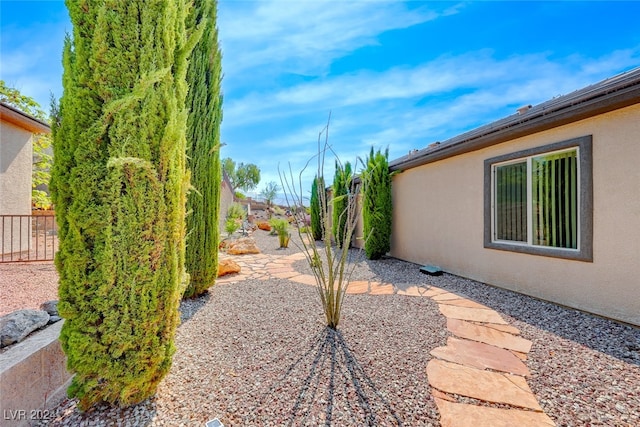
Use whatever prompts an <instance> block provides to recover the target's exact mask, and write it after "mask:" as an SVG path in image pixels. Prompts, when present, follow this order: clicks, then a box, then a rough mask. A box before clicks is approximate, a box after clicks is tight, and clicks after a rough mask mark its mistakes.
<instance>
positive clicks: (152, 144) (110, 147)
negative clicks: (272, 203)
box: [51, 0, 201, 409]
mask: <svg viewBox="0 0 640 427" xmlns="http://www.w3.org/2000/svg"><path fill="white" fill-rule="evenodd" d="M66 4H67V8H68V9H69V15H70V18H71V22H72V24H73V39H71V38H69V37H68V38H67V39H66V40H65V45H64V51H63V66H64V74H63V87H64V92H63V96H62V98H61V100H60V110H59V113H58V117H57V120H56V122H55V124H54V126H53V132H54V167H53V171H52V183H51V187H52V195H53V198H54V202H55V205H56V215H57V222H58V226H59V237H60V249H59V251H58V253H57V255H56V267H57V269H58V273H59V300H60V302H59V305H58V309H59V311H60V314H61V315H62V317H64V318H65V319H66V321H65V324H64V326H63V328H62V331H61V334H60V341H61V344H62V348H63V350H64V352H65V353H66V355H67V367H68V369H69V370H70V371H71V372H73V373H74V374H75V375H74V377H73V382H72V384H71V386H70V387H69V390H68V393H69V395H70V396H72V397H77V398H78V399H79V405H80V408H82V409H87V408H89V407H90V406H91V405H93V404H96V403H98V402H108V403H115V404H119V405H122V406H126V405H130V404H134V403H136V402H140V401H142V400H143V399H145V398H147V397H149V396H151V395H152V394H154V393H155V390H156V388H157V386H158V384H159V382H160V381H161V380H162V378H163V377H164V376H165V375H166V374H167V372H168V371H169V368H170V366H171V360H172V356H173V353H174V351H175V348H174V342H173V337H174V335H175V330H176V327H177V325H178V323H179V320H180V317H179V312H178V307H179V302H180V299H181V296H182V294H183V291H184V286H185V281H184V276H185V274H184V257H185V255H184V253H185V249H184V241H185V239H184V232H185V203H186V190H187V188H188V186H189V178H188V174H187V172H186V166H185V164H186V155H185V153H186V137H185V132H186V121H187V110H186V108H185V97H186V93H187V84H186V78H185V76H186V71H187V58H188V57H189V55H190V51H191V47H192V46H193V45H194V44H195V43H196V42H197V41H198V37H199V35H200V33H201V32H200V33H198V32H194V34H193V35H192V36H191V37H190V38H189V39H187V33H186V27H185V26H186V19H185V18H186V11H187V7H186V4H185V2H184V1H178V0H174V1H168V0H166V1H159V0H158V1H156V0H153V1H150V0H149V1H145V0H130V1H127V2H124V1H118V0H102V1H100V0H95V1H91V2H87V1H73V0H67V2H66Z"/></svg>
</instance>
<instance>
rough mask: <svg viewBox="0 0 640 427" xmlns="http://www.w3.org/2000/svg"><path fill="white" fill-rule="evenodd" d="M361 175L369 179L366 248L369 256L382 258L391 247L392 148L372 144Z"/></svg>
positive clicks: (365, 196)
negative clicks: (390, 164) (390, 165)
mask: <svg viewBox="0 0 640 427" xmlns="http://www.w3.org/2000/svg"><path fill="white" fill-rule="evenodd" d="M361 177H362V178H363V181H364V182H366V186H365V187H364V189H363V191H362V193H363V197H362V200H363V203H362V204H363V206H362V219H363V232H364V235H365V236H367V237H368V238H367V239H366V243H365V245H364V252H365V254H366V256H367V258H369V259H380V257H382V256H383V255H384V254H386V253H387V252H389V250H390V249H391V217H392V214H393V204H392V201H391V174H390V173H389V149H387V150H386V151H385V152H384V154H382V153H381V152H380V150H378V151H377V152H375V153H374V151H373V147H371V152H370V153H369V157H367V160H366V165H365V169H364V170H363V171H362V174H361Z"/></svg>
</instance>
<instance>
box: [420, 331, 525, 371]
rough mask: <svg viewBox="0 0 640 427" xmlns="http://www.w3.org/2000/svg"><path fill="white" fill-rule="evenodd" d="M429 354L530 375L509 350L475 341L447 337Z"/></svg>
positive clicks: (461, 362)
mask: <svg viewBox="0 0 640 427" xmlns="http://www.w3.org/2000/svg"><path fill="white" fill-rule="evenodd" d="M431 355H433V356H435V357H437V358H439V359H443V360H446V361H448V362H453V363H458V364H460V365H465V366H470V367H472V368H478V369H492V370H494V371H502V372H507V373H510V374H515V375H522V376H528V375H531V373H530V372H529V369H528V368H527V367H526V365H525V364H524V363H522V361H520V359H518V358H517V357H516V356H515V355H514V354H513V353H511V352H510V351H509V350H505V349H503V348H499V347H495V346H492V345H489V344H484V343H480V342H476V341H468V340H461V339H458V338H454V337H449V338H448V339H447V345H446V346H444V347H437V348H434V349H433V350H431Z"/></svg>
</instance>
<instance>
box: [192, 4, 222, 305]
mask: <svg viewBox="0 0 640 427" xmlns="http://www.w3.org/2000/svg"><path fill="white" fill-rule="evenodd" d="M216 15H217V2H216V1H215V0H214V1H207V0H195V1H194V7H193V9H192V12H191V14H190V15H189V22H188V27H189V28H196V27H197V26H198V25H204V33H203V35H202V38H201V39H200V42H199V43H198V44H197V45H196V46H195V48H194V49H193V52H192V53H191V58H190V59H189V68H188V71H187V81H188V82H189V93H188V95H187V107H188V108H189V110H190V112H189V118H188V119H187V168H188V169H189V170H190V171H191V185H192V191H191V192H189V195H188V197H187V212H189V213H188V215H187V236H188V237H187V249H186V269H187V272H188V273H189V275H190V281H189V285H188V286H187V289H186V290H185V294H184V297H185V298H190V297H195V296H198V295H200V294H202V293H204V292H205V291H206V290H207V289H208V288H209V287H211V286H212V285H213V284H214V283H215V280H216V277H217V275H218V242H219V240H220V227H219V226H218V221H219V218H220V213H219V211H220V181H221V179H222V171H221V166H220V150H219V148H220V123H221V121H222V96H221V92H220V82H221V79H222V73H221V62H222V55H221V53H220V47H219V45H218V30H217V28H216Z"/></svg>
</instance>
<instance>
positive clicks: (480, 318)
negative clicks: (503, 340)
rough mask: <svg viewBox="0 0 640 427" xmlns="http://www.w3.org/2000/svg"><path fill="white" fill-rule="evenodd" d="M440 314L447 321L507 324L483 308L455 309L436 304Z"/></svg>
mask: <svg viewBox="0 0 640 427" xmlns="http://www.w3.org/2000/svg"><path fill="white" fill-rule="evenodd" d="M438 308H439V309H440V313H442V314H443V315H444V316H445V317H447V318H449V319H460V320H471V321H474V322H488V323H498V324H505V325H506V324H507V322H505V321H504V319H502V317H500V315H499V314H498V313H497V312H496V311H493V310H487V309H483V308H469V307H456V306H454V305H447V304H438Z"/></svg>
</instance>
